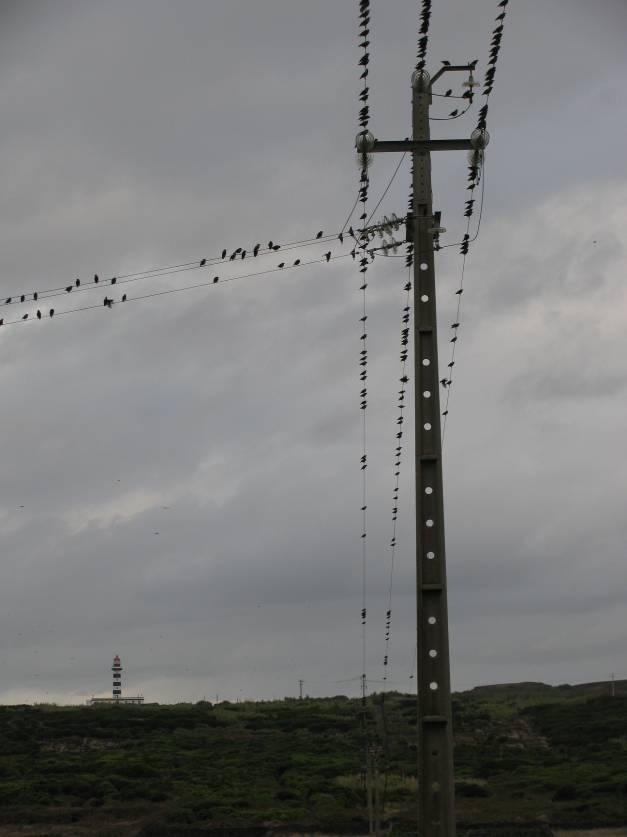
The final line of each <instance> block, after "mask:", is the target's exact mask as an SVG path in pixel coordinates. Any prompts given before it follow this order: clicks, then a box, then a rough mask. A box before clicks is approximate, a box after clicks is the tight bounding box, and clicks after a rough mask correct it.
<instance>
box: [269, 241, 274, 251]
mask: <svg viewBox="0 0 627 837" xmlns="http://www.w3.org/2000/svg"><path fill="white" fill-rule="evenodd" d="M273 247H274V244H273V243H272V241H269V242H268V250H272V248H273Z"/></svg>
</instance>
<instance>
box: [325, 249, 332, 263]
mask: <svg viewBox="0 0 627 837" xmlns="http://www.w3.org/2000/svg"><path fill="white" fill-rule="evenodd" d="M324 257H325V259H326V260H327V262H330V261H331V251H330V250H329V251H327V252H326V253H325V254H324Z"/></svg>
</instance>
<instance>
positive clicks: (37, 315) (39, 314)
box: [37, 311, 41, 320]
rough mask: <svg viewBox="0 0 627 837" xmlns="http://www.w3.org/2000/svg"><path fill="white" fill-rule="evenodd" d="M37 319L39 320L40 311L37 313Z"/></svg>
mask: <svg viewBox="0 0 627 837" xmlns="http://www.w3.org/2000/svg"><path fill="white" fill-rule="evenodd" d="M37 319H38V320H41V311H37Z"/></svg>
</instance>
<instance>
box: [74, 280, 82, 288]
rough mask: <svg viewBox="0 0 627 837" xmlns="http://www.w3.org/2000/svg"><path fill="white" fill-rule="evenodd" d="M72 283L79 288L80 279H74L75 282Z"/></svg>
mask: <svg viewBox="0 0 627 837" xmlns="http://www.w3.org/2000/svg"><path fill="white" fill-rule="evenodd" d="M74 284H75V285H76V287H77V288H80V286H81V280H80V279H77V280H76V282H75V283H74Z"/></svg>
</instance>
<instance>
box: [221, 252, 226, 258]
mask: <svg viewBox="0 0 627 837" xmlns="http://www.w3.org/2000/svg"><path fill="white" fill-rule="evenodd" d="M222 258H223V259H226V250H223V251H222Z"/></svg>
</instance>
